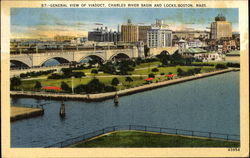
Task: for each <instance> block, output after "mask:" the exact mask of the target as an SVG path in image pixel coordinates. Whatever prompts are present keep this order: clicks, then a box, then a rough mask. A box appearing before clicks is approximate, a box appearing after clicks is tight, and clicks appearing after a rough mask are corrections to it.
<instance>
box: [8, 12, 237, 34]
mask: <svg viewBox="0 0 250 158" xmlns="http://www.w3.org/2000/svg"><path fill="white" fill-rule="evenodd" d="M219 13H222V14H223V15H224V16H225V17H226V19H227V20H228V21H230V22H232V26H233V30H234V31H238V9H237V8H218V9H216V8H101V9H100V8H12V9H11V34H12V36H13V37H19V36H20V37H26V36H27V37H28V36H33V37H46V36H47V37H49V36H54V35H56V34H65V35H68V34H74V35H75V34H77V35H85V34H86V32H87V31H89V30H93V29H94V28H96V27H100V26H101V25H100V24H103V25H102V26H103V27H104V26H108V27H109V28H110V29H112V30H116V29H117V25H118V24H120V25H121V24H124V23H126V21H127V19H128V18H130V19H132V22H133V23H137V24H140V23H141V24H153V23H155V19H163V20H164V21H165V23H166V24H168V25H169V27H170V28H171V29H173V30H180V29H186V28H195V29H199V30H205V29H206V27H209V26H210V23H211V22H212V21H214V17H215V16H217V15H218V14H219Z"/></svg>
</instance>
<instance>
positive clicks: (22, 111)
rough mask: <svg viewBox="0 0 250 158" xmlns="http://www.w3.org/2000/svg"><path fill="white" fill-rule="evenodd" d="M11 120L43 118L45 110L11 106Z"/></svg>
mask: <svg viewBox="0 0 250 158" xmlns="http://www.w3.org/2000/svg"><path fill="white" fill-rule="evenodd" d="M10 111H11V113H10V120H11V121H16V120H21V119H26V118H32V117H37V116H41V115H43V114H44V109H41V108H28V107H20V106H11V110H10Z"/></svg>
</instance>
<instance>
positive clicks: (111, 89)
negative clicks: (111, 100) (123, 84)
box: [104, 86, 116, 92]
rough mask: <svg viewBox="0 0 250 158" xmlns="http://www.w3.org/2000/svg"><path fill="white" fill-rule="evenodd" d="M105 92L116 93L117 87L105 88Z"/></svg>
mask: <svg viewBox="0 0 250 158" xmlns="http://www.w3.org/2000/svg"><path fill="white" fill-rule="evenodd" d="M104 90H105V92H114V91H116V87H114V86H105V88H104Z"/></svg>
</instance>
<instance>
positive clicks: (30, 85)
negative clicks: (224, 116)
mask: <svg viewBox="0 0 250 158" xmlns="http://www.w3.org/2000/svg"><path fill="white" fill-rule="evenodd" d="M151 64H152V63H151ZM153 64H154V67H155V64H157V62H154V63H153ZM140 66H141V67H140V68H136V69H135V71H132V72H129V73H130V74H131V76H130V77H131V78H132V79H133V81H132V82H126V81H125V79H126V76H117V75H111V74H107V73H98V74H87V76H85V77H82V78H74V79H73V85H74V87H76V86H77V85H79V84H87V83H88V82H89V81H90V80H92V79H93V78H94V77H95V78H98V79H99V80H100V81H101V82H103V83H104V84H105V85H111V81H112V79H113V78H114V77H117V78H118V80H119V81H120V84H119V85H118V86H116V88H117V89H118V90H122V89H127V88H131V87H136V86H141V85H143V84H144V83H145V81H144V79H145V78H147V77H148V74H150V73H153V74H155V77H156V78H155V79H154V80H153V82H156V81H157V80H165V79H166V77H165V76H164V75H161V73H164V74H168V73H169V72H172V73H173V74H177V69H178V68H181V69H182V70H184V71H187V70H188V69H191V68H201V72H202V73H203V72H208V71H212V70H214V66H176V67H174V66H172V67H157V69H158V70H159V71H158V72H152V71H151V70H152V69H153V68H154V67H150V68H149V69H148V67H147V66H148V65H147V64H141V65H140ZM143 66H144V67H143ZM145 66H146V67H145ZM91 70H92V69H84V70H77V71H83V72H85V73H90V72H91ZM36 81H39V82H41V85H42V86H57V87H60V86H61V82H62V81H63V82H66V83H67V84H68V85H69V86H70V87H71V85H72V79H71V78H67V79H47V76H39V77H36V78H33V79H26V80H22V81H21V85H20V86H19V89H21V90H24V91H30V90H33V89H34V86H35V82H36Z"/></svg>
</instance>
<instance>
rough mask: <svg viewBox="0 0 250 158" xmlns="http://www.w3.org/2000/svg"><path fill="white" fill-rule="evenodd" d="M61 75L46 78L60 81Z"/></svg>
mask: <svg viewBox="0 0 250 158" xmlns="http://www.w3.org/2000/svg"><path fill="white" fill-rule="evenodd" d="M61 78H62V75H59V74H51V75H50V76H48V79H61Z"/></svg>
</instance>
